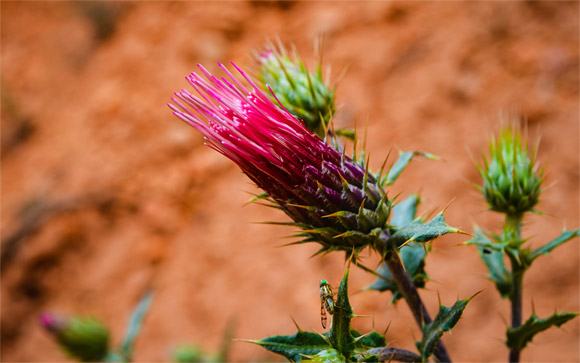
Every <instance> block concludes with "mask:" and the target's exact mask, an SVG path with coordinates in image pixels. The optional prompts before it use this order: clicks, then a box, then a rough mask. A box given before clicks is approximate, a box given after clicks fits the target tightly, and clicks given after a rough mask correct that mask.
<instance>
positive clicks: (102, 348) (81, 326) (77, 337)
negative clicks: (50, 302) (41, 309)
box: [40, 313, 109, 362]
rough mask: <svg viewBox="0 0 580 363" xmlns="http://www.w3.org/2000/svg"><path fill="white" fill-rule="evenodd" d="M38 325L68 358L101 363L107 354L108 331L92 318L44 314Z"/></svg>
mask: <svg viewBox="0 0 580 363" xmlns="http://www.w3.org/2000/svg"><path fill="white" fill-rule="evenodd" d="M40 324H41V325H42V326H43V327H44V328H45V329H46V330H47V331H48V332H49V333H51V334H52V335H54V336H55V338H56V340H57V341H58V343H59V345H60V346H61V347H62V348H63V349H64V350H65V351H66V352H67V353H68V354H69V355H70V356H72V357H74V358H77V359H79V360H81V361H82V362H95V361H97V362H101V361H103V360H104V359H105V357H106V356H107V354H108V352H109V329H108V328H107V327H106V326H105V325H104V324H103V323H102V322H100V321H98V320H96V319H94V318H90V317H77V316H72V317H65V316H62V315H58V314H53V313H44V314H42V315H41V316H40Z"/></svg>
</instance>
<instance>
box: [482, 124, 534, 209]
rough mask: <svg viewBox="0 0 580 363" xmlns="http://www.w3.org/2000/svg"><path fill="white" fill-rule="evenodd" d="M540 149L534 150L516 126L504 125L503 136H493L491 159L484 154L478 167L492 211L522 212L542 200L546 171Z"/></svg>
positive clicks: (490, 150)
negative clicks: (539, 154) (538, 150)
mask: <svg viewBox="0 0 580 363" xmlns="http://www.w3.org/2000/svg"><path fill="white" fill-rule="evenodd" d="M536 150H537V146H536V147H534V148H533V149H532V150H531V153H530V151H529V148H528V141H527V139H526V138H524V139H522V136H521V133H520V131H519V129H518V128H517V127H516V126H515V125H512V126H506V127H504V128H503V129H502V130H501V131H500V134H499V138H497V139H496V138H495V137H491V139H490V142H489V161H488V159H487V158H486V157H485V156H484V158H483V166H478V169H479V172H480V174H481V176H482V177H483V187H480V190H481V191H482V192H483V196H484V198H485V200H486V201H487V204H488V205H489V207H490V208H491V210H494V211H496V212H501V213H506V214H509V215H521V214H523V213H524V212H528V211H531V210H532V209H533V207H534V206H535V205H536V204H537V203H538V200H539V197H540V192H541V185H542V181H543V173H544V171H543V169H541V170H540V168H539V164H538V163H537V162H536Z"/></svg>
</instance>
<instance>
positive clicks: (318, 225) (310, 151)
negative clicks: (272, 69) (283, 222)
mask: <svg viewBox="0 0 580 363" xmlns="http://www.w3.org/2000/svg"><path fill="white" fill-rule="evenodd" d="M232 64H233V63H232ZM219 66H220V68H221V69H222V70H223V71H224V73H225V74H226V77H223V78H217V77H216V76H214V75H212V74H210V73H209V72H208V71H207V70H206V69H205V68H203V67H202V66H201V65H200V66H199V69H200V70H201V74H202V75H203V77H202V76H201V75H198V74H196V73H192V74H190V75H189V76H188V77H187V80H188V81H189V83H190V84H191V86H192V87H193V88H194V89H195V90H196V91H197V95H193V94H191V93H190V92H188V91H187V90H185V89H183V90H181V91H180V92H176V93H175V97H174V98H172V103H170V104H169V107H170V108H171V109H172V110H173V113H174V114H175V115H176V116H177V117H179V118H180V119H182V120H183V121H185V122H186V123H188V124H189V125H191V126H193V127H194V128H196V129H197V130H199V131H200V132H201V133H202V134H203V135H204V136H205V139H206V144H207V145H208V146H209V147H211V148H213V149H215V150H217V151H219V152H220V153H222V154H223V155H225V156H226V157H228V158H230V159H231V160H233V161H234V162H235V163H236V164H238V166H239V167H240V168H241V169H242V171H243V172H244V173H245V174H246V175H248V176H249V177H250V179H251V180H252V181H254V182H255V183H256V185H258V186H259V187H260V188H262V189H263V190H264V191H265V192H266V193H268V195H269V196H270V197H271V198H272V199H273V200H275V201H276V202H277V203H278V204H279V206H280V207H281V208H282V209H283V210H284V211H285V212H286V214H288V215H289V216H290V217H291V218H292V219H293V220H294V221H295V222H296V223H298V224H299V225H300V226H301V227H302V228H304V229H305V230H307V231H306V232H305V233H306V234H307V235H309V236H310V237H312V240H313V241H317V242H319V243H322V244H323V245H324V248H325V249H330V248H334V249H336V248H337V247H336V246H337V245H338V244H340V245H341V246H343V247H341V248H343V249H349V248H351V246H353V245H364V244H366V243H370V242H369V241H373V240H374V237H373V236H371V235H368V236H366V235H365V236H363V237H364V238H363V237H361V236H360V234H368V233H371V232H372V231H373V230H375V229H376V228H382V227H384V226H385V223H386V218H388V206H387V204H386V195H384V194H383V193H382V191H381V190H380V188H378V186H377V184H376V180H375V179H374V177H373V176H372V175H366V177H365V170H364V169H363V168H362V167H361V166H360V165H358V164H356V163H354V162H353V161H352V160H351V159H350V158H348V157H346V156H345V155H344V154H342V153H340V152H338V151H337V150H336V149H334V148H332V147H331V146H329V145H328V144H326V143H325V142H324V141H323V140H321V139H320V138H319V137H318V136H317V135H316V134H314V133H312V132H311V131H309V130H308V129H307V128H306V127H305V126H304V124H303V122H302V121H301V120H299V119H297V118H295V117H294V116H293V115H292V114H290V113H289V112H288V111H287V110H286V109H285V108H284V107H278V106H277V105H275V104H274V103H273V102H272V101H271V100H270V98H269V97H268V96H267V95H266V94H265V93H264V92H262V91H261V90H260V89H259V88H258V87H257V86H256V85H255V83H254V82H253V81H252V80H251V79H250V78H249V77H248V76H247V75H246V74H245V73H244V72H243V71H242V70H241V69H239V68H238V67H236V66H235V64H234V67H235V68H236V69H237V70H238V71H239V73H240V74H241V75H242V77H243V78H244V79H245V81H246V82H244V83H242V81H240V80H239V79H237V78H236V77H234V76H233V75H232V74H231V73H230V72H229V71H228V69H227V68H226V67H224V66H223V65H221V64H220V65H219ZM244 84H247V85H248V86H245V85H244ZM363 209H364V210H363ZM365 210H366V212H365ZM379 211H380V213H379ZM337 212H340V213H337ZM377 213H379V214H378V215H377ZM331 215H334V218H327V217H330V216H331ZM357 216H360V218H358V217H357ZM349 230H356V231H357V232H352V233H346V232H347V231H349ZM373 233H374V234H376V233H375V232H373ZM354 235H356V236H354Z"/></svg>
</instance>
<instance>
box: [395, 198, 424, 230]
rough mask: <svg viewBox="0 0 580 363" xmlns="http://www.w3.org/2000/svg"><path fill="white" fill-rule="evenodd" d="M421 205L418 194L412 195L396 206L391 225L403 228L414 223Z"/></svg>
mask: <svg viewBox="0 0 580 363" xmlns="http://www.w3.org/2000/svg"><path fill="white" fill-rule="evenodd" d="M419 203H420V199H419V196H418V195H417V194H412V195H410V196H408V197H407V199H405V200H404V201H402V202H400V203H397V204H395V206H394V207H393V213H392V214H393V216H392V217H391V224H392V225H393V226H397V227H403V226H406V225H408V224H410V223H412V222H413V220H414V219H415V215H416V214H417V206H418V205H419Z"/></svg>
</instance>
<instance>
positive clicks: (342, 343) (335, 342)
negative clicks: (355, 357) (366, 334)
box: [328, 267, 355, 358]
mask: <svg viewBox="0 0 580 363" xmlns="http://www.w3.org/2000/svg"><path fill="white" fill-rule="evenodd" d="M348 274H349V267H347V268H346V271H345V272H344V276H343V278H342V281H341V282H340V286H339V287H338V293H337V294H336V302H335V305H334V314H333V316H332V325H331V327H330V331H329V332H328V338H329V340H330V344H331V345H332V347H333V348H334V349H336V350H338V351H339V352H340V354H342V355H343V356H344V357H346V358H349V357H350V356H351V354H352V352H353V351H354V347H355V340H354V337H353V335H352V328H351V326H350V321H351V319H352V317H353V312H352V307H351V306H350V302H349V300H348Z"/></svg>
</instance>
